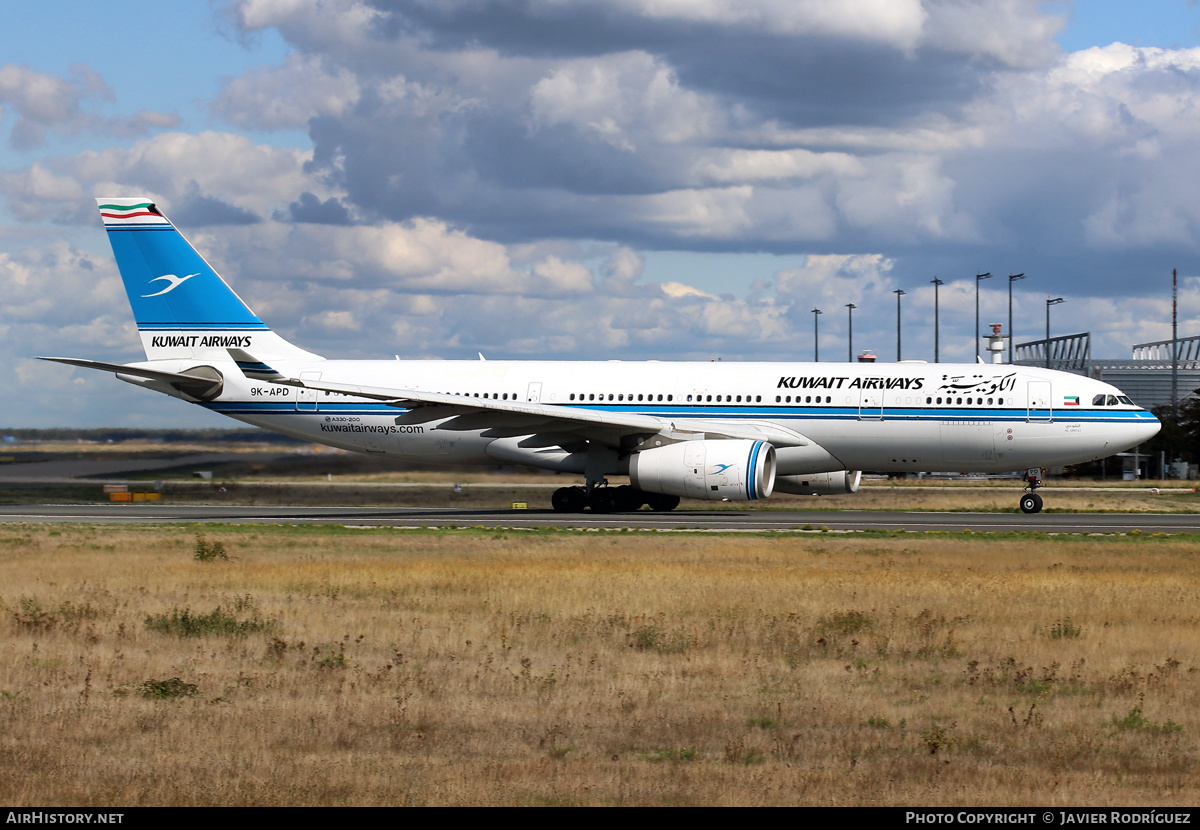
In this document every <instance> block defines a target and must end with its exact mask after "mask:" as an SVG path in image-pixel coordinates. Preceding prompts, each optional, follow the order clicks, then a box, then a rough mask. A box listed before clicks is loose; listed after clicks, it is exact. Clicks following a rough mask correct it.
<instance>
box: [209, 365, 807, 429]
mask: <svg viewBox="0 0 1200 830" xmlns="http://www.w3.org/2000/svg"><path fill="white" fill-rule="evenodd" d="M229 353H230V355H231V356H232V357H233V358H234V360H235V361H236V362H237V364H238V366H239V368H241V369H242V371H243V372H244V373H245V374H246V375H247V377H253V378H256V379H258V380H266V381H269V382H271V383H280V384H284V385H287V386H299V387H303V388H305V389H313V390H317V391H323V392H331V393H334V394H339V395H350V396H353V397H358V398H368V399H370V400H376V401H380V402H382V403H385V404H387V405H389V406H394V407H397V408H399V409H406V410H408V412H406V413H403V414H401V415H399V416H398V417H397V421H396V422H397V423H398V424H419V423H424V422H428V421H434V420H441V419H447V420H446V421H445V422H444V423H442V424H441V426H440V427H439V429H448V430H482V431H484V432H485V434H487V435H490V436H494V437H496V438H503V437H515V436H521V435H531V434H534V433H541V434H546V433H560V434H561V433H565V434H567V435H569V436H574V437H576V438H581V439H585V440H588V441H595V442H598V443H600V444H603V445H605V446H609V447H613V448H620V447H622V446H625V445H627V443H628V441H627V440H626V439H630V438H636V437H639V436H646V437H648V436H653V435H663V436H664V437H667V438H668V439H670V438H671V436H672V435H673V434H681V433H682V434H686V436H685V435H679V438H680V439H682V438H684V437H687V438H691V437H695V436H697V435H701V436H702V437H705V438H716V439H720V438H744V439H749V440H752V441H767V442H768V443H770V444H773V445H775V446H777V447H803V446H807V445H808V444H809V443H810V442H809V440H808V439H807V438H805V437H804V436H803V435H801V434H800V433H798V432H793V431H791V430H789V429H785V428H782V427H780V426H778V425H776V424H771V423H767V422H758V421H734V422H730V421H726V420H715V419H704V418H664V417H660V416H657V415H643V414H639V413H633V412H606V411H600V410H595V409H586V408H584V407H578V406H566V405H558V404H554V405H551V404H543V403H531V402H526V401H503V400H496V399H494V398H476V397H467V396H465V395H447V394H443V393H440V392H423V391H418V390H414V389H389V388H386V387H376V386H363V385H359V384H347V383H334V382H329V381H316V380H301V379H299V378H289V377H286V376H284V375H282V374H280V373H279V372H277V371H275V370H274V369H272V368H271V367H270V366H268V365H266V364H264V363H262V362H261V361H259V360H257V359H256V358H254V357H252V356H251V355H249V354H247V353H246V352H244V351H242V350H240V349H229Z"/></svg>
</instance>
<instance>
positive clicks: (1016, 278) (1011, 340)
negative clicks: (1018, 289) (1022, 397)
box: [1008, 274, 1025, 363]
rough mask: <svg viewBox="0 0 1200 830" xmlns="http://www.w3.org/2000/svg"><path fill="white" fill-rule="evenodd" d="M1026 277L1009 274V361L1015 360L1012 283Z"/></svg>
mask: <svg viewBox="0 0 1200 830" xmlns="http://www.w3.org/2000/svg"><path fill="white" fill-rule="evenodd" d="M1023 279H1025V275H1024V274H1009V275H1008V362H1009V363H1012V362H1013V327H1012V284H1013V283H1014V282H1016V281H1017V280H1023Z"/></svg>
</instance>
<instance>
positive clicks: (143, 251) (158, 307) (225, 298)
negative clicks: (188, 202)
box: [96, 196, 320, 362]
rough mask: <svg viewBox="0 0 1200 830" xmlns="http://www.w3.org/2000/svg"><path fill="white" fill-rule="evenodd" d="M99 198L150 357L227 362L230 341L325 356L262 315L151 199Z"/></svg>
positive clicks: (265, 350)
mask: <svg viewBox="0 0 1200 830" xmlns="http://www.w3.org/2000/svg"><path fill="white" fill-rule="evenodd" d="M96 204H97V205H98V206H99V208H100V216H101V218H103V220H104V227H105V230H107V231H108V241H109V242H110V243H111V244H112V249H113V254H114V255H115V256H116V259H117V268H118V269H119V270H120V272H121V282H122V283H124V285H125V294H126V296H128V297H129V305H130V306H131V307H132V308H133V319H134V320H135V321H136V322H137V327H138V332H139V333H140V335H141V338H142V347H143V348H144V349H145V350H146V356H147V357H148V358H150V359H151V360H180V359H182V360H187V359H203V360H220V361H223V362H228V361H229V352H228V351H227V349H230V348H240V349H254V353H255V354H261V355H265V356H269V357H273V358H285V359H286V358H295V359H299V360H313V359H320V358H319V356H318V355H314V354H312V353H311V352H307V351H305V350H303V349H300V348H297V347H296V346H293V345H292V344H291V343H288V342H287V341H286V340H284V339H283V338H282V337H280V336H279V335H277V334H275V333H274V332H272V331H271V330H270V329H269V328H268V327H267V326H266V324H264V323H263V321H262V320H260V319H258V317H257V316H256V315H255V314H254V312H253V311H251V310H250V308H249V306H247V305H246V304H245V303H244V302H242V299H241V298H240V297H238V295H237V294H235V293H234V291H233V289H231V288H230V287H229V286H228V285H226V284H225V281H224V280H222V279H221V277H220V276H219V275H218V274H217V272H216V271H215V270H213V267H212V266H211V265H209V264H208V262H207V261H206V260H205V259H204V257H202V256H200V254H199V253H197V252H196V249H195V248H193V247H192V246H191V244H190V243H189V242H188V241H187V240H186V239H184V237H183V234H181V233H180V232H179V231H177V230H176V229H175V227H174V226H173V225H172V224H171V222H170V221H169V220H168V219H167V217H166V216H165V215H163V212H162V211H161V210H159V209H158V207H157V206H156V205H155V204H154V201H153V200H152V199H147V198H146V197H145V196H139V197H134V198H126V197H119V198H118V197H110V198H98V199H96Z"/></svg>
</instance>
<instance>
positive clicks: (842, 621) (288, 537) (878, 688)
mask: <svg viewBox="0 0 1200 830" xmlns="http://www.w3.org/2000/svg"><path fill="white" fill-rule="evenodd" d="M199 533H203V534H205V535H204V536H200V535H198V534H199ZM1197 550H1198V547H1197V539H1196V538H1194V537H1183V536H1173V537H1167V536H1155V537H1151V536H1140V537H1135V536H1122V537H1107V536H1106V537H1082V536H1047V535H1042V534H1004V535H998V534H988V535H982V534H928V535H926V534H903V533H892V534H886V533H879V534H851V535H832V534H803V535H770V534H765V535H748V534H738V535H737V536H736V537H735V536H727V535H720V534H688V535H676V534H661V533H653V532H553V531H495V532H488V531H479V530H456V531H397V530H351V529H345V528H328V527H281V528H264V527H213V526H209V527H206V528H203V529H194V528H178V527H176V528H154V527H130V528H121V529H115V528H113V527H111V526H109V527H91V526H82V525H80V526H63V525H60V526H53V527H48V526H32V525H31V526H22V525H4V526H0V607H2V612H3V620H2V622H0V627H2V628H3V630H4V635H5V636H4V637H3V640H2V642H0V724H3V728H2V729H0V769H3V770H5V773H4V775H2V776H0V803H4V804H9V805H11V806H23V805H43V806H44V805H57V806H68V805H93V806H103V805H114V806H135V805H157V804H164V805H215V804H231V805H251V804H255V805H276V804H279V805H284V804H287V805H297V804H306V805H307V804H312V805H337V804H415V805H434V804H456V805H457V804H464V805H465V804H513V805H532V804H550V805H555V804H564V805H569V804H598V805H616V804H628V805H633V804H638V805H674V804H723V805H724V804H840V805H851V804H859V805H861V804H875V805H917V806H936V805H947V806H949V805H971V806H976V805H1022V806H1029V805H1037V806H1046V807H1052V806H1060V805H1074V806H1080V805H1097V806H1098V805H1112V806H1143V805H1144V806H1152V807H1164V806H1168V805H1194V804H1196V803H1197V802H1198V801H1200V785H1198V784H1197V781H1198V780H1200V775H1198V774H1197V773H1198V772H1200V768H1198V767H1200V761H1198V759H1200V753H1198V750H1200V706H1198V705H1197V704H1198V703H1200V637H1198V636H1197V624H1198V622H1200V610H1198V609H1200V572H1198V570H1197V563H1198V554H1197ZM197 556H199V557H200V558H201V559H207V560H208V561H200V560H199V559H198V558H197Z"/></svg>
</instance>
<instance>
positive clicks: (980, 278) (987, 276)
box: [975, 271, 992, 363]
mask: <svg viewBox="0 0 1200 830" xmlns="http://www.w3.org/2000/svg"><path fill="white" fill-rule="evenodd" d="M991 278H992V272H991V271H988V272H987V273H986V274H976V275H975V362H976V363H978V362H979V283H981V282H983V281H984V280H987V279H991Z"/></svg>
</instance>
